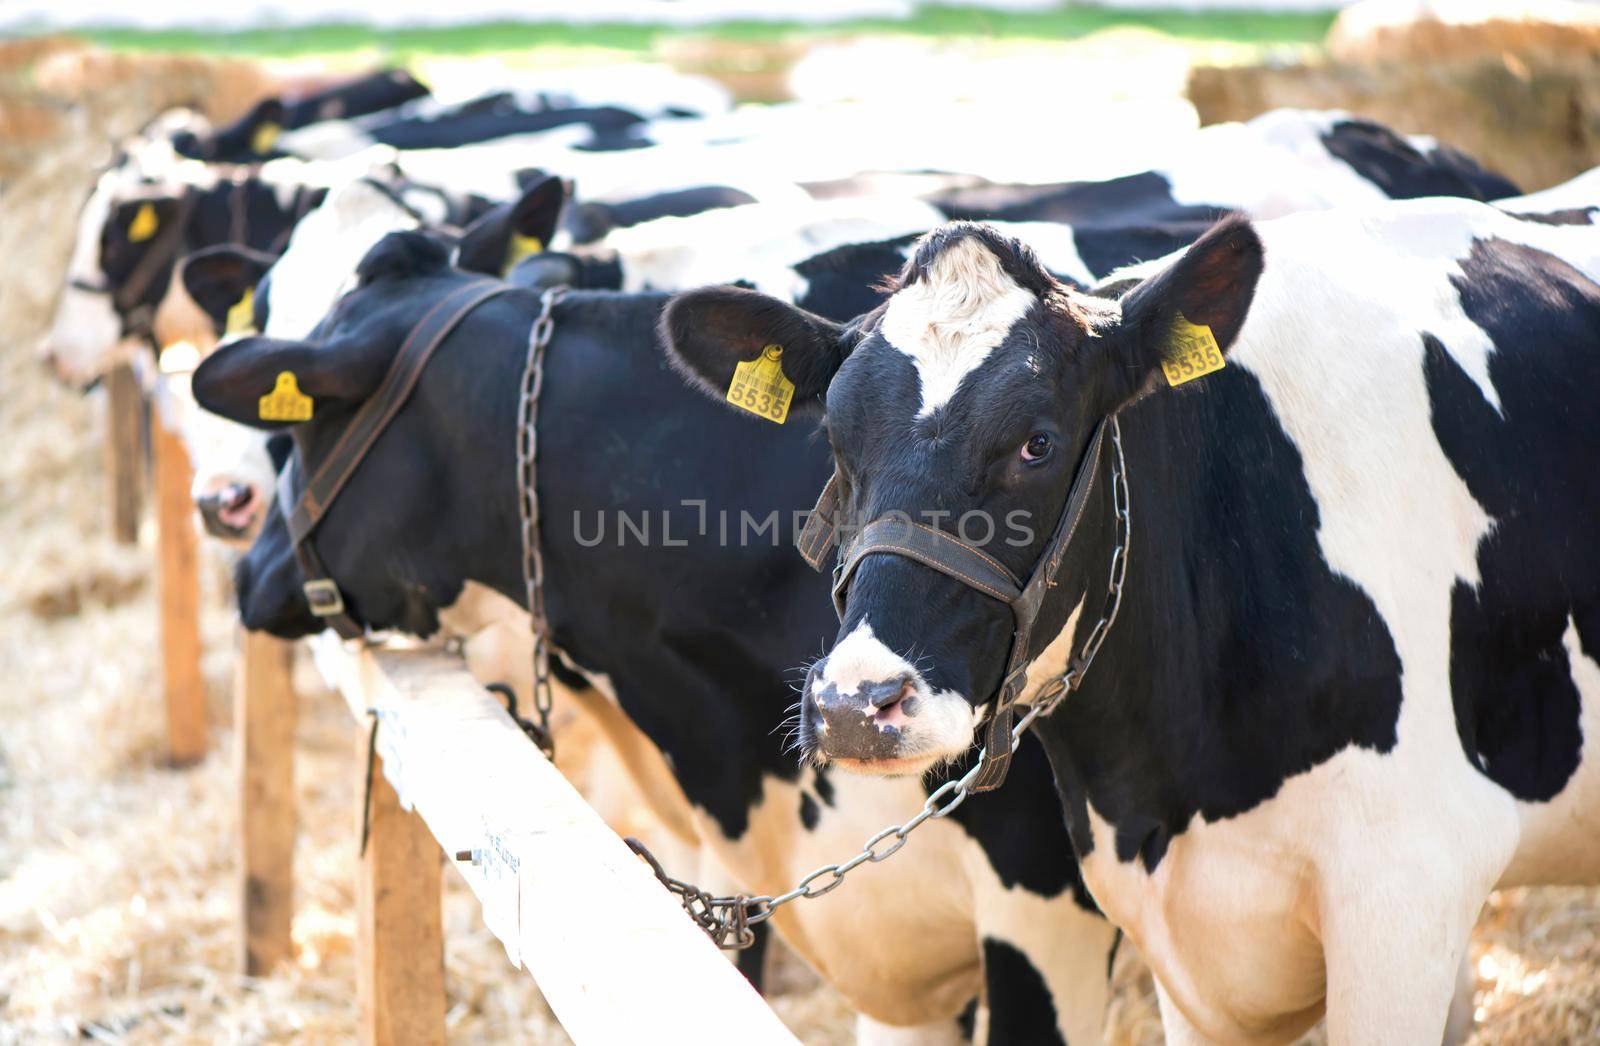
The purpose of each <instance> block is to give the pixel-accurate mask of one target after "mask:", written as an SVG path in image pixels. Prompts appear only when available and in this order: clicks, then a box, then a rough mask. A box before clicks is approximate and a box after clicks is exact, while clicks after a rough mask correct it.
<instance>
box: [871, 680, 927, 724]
mask: <svg viewBox="0 0 1600 1046" xmlns="http://www.w3.org/2000/svg"><path fill="white" fill-rule="evenodd" d="M916 693H917V685H916V683H914V682H912V680H911V677H910V676H907V677H905V678H904V679H902V680H901V681H900V685H899V686H898V687H896V688H895V691H894V694H893V695H892V696H891V697H890V698H889V699H888V700H886V701H882V702H879V703H878V705H877V711H876V712H874V713H873V719H874V720H875V721H876V722H877V723H878V724H879V725H880V726H898V725H899V724H900V723H903V722H905V721H906V720H907V719H908V718H910V717H911V716H913V715H915V714H916V702H917V698H916Z"/></svg>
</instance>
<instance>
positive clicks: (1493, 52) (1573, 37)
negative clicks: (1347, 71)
mask: <svg viewBox="0 0 1600 1046" xmlns="http://www.w3.org/2000/svg"><path fill="white" fill-rule="evenodd" d="M1328 51H1329V53H1330V54H1332V55H1333V57H1334V58H1336V59H1338V60H1339V61H1341V62H1364V63H1382V64H1387V63H1393V62H1414V63H1419V64H1423V65H1429V66H1439V65H1446V64H1457V65H1460V64H1472V63H1476V62H1481V61H1483V60H1484V59H1486V58H1487V59H1491V60H1493V59H1497V58H1499V57H1500V56H1501V55H1504V54H1512V55H1516V56H1517V57H1518V58H1519V59H1520V60H1522V61H1524V62H1532V63H1535V64H1538V65H1558V64H1564V63H1568V62H1579V63H1588V62H1591V61H1593V60H1594V59H1596V58H1600V12H1597V11H1596V10H1595V9H1594V6H1593V5H1592V4H1585V3H1575V2H1573V0H1470V2H1463V0H1364V2H1362V3H1359V4H1354V5H1352V6H1350V7H1347V8H1345V9H1344V10H1343V11H1341V12H1339V17H1338V18H1336V19H1334V23H1333V27H1332V28H1331V29H1329V30H1328Z"/></svg>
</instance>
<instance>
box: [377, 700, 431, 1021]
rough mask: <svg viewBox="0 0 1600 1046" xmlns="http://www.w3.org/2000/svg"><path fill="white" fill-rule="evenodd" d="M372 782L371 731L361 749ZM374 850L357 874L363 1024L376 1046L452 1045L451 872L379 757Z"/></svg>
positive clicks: (426, 829) (426, 828)
mask: <svg viewBox="0 0 1600 1046" xmlns="http://www.w3.org/2000/svg"><path fill="white" fill-rule="evenodd" d="M356 764H357V773H358V778H357V782H356V794H357V796H361V795H362V794H363V791H364V789H365V785H366V772H367V731H366V730H365V729H362V730H360V731H359V739H358V741H357V744H356ZM368 817H369V821H368V824H369V831H368V837H367V849H366V853H365V854H363V855H362V858H361V868H360V871H359V872H358V873H357V876H356V880H357V881H356V1000H357V1010H356V1023H357V1028H358V1031H359V1033H360V1036H361V1041H362V1042H363V1043H368V1044H372V1046H392V1044H402V1046H413V1044H416V1046H428V1044H434V1043H437V1044H442V1043H443V1042H444V913H443V910H442V905H443V894H442V892H441V891H442V888H443V870H442V869H441V867H440V853H439V844H438V843H436V842H434V839H433V834H432V833H431V832H429V831H428V826H427V825H426V824H424V823H423V821H422V818H421V817H419V816H418V815H417V814H416V813H414V812H411V811H408V810H403V809H401V807H400V799H399V797H398V796H397V795H395V791H394V788H393V787H392V786H390V784H389V782H388V780H387V779H386V778H385V777H384V776H383V761H382V759H381V758H378V757H374V765H373V768H372V795H371V796H370V806H369V813H368Z"/></svg>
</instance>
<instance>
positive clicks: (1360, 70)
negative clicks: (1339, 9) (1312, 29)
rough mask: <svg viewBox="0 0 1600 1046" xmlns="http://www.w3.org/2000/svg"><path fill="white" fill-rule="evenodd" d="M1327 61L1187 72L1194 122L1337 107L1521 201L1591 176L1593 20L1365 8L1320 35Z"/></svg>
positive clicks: (1437, 0) (1457, 8) (1523, 11)
mask: <svg viewBox="0 0 1600 1046" xmlns="http://www.w3.org/2000/svg"><path fill="white" fill-rule="evenodd" d="M1328 47H1329V51H1330V54H1331V56H1332V59H1333V60H1330V61H1312V62H1304V63H1280V62H1267V63H1262V64H1256V65H1237V66H1226V65H1216V66H1196V67H1195V68H1194V69H1193V70H1192V71H1191V72H1190V75H1189V88H1188V93H1189V99H1190V101H1192V102H1193V103H1194V106H1195V109H1196V110H1197V111H1198V112H1199V114H1200V120H1201V122H1202V123H1207V124H1210V123H1220V122H1223V121H1226V120H1248V119H1250V118H1251V117H1253V116H1257V115H1259V114H1260V113H1263V112H1266V111H1267V110H1269V109H1275V108H1279V107H1289V108H1300V109H1346V110H1349V111H1350V112H1352V113H1355V114H1356V115H1358V116H1364V117H1368V118H1370V119H1373V120H1377V121H1378V122H1379V123H1383V124H1386V125H1388V126H1390V127H1393V128H1394V129H1396V130H1398V131H1401V132H1404V133H1408V134H1430V135H1433V136H1435V137H1437V138H1438V139H1439V140H1440V141H1443V142H1446V143H1448V144H1450V145H1453V146H1455V147H1456V148H1458V149H1462V150H1464V151H1465V152H1467V153H1468V154H1469V155H1471V156H1473V157H1475V158H1477V159H1478V160H1479V161H1481V162H1482V163H1484V164H1485V165H1486V166H1488V167H1490V168H1493V169H1495V170H1497V171H1500V172H1501V173H1502V174H1505V175H1506V176H1507V177H1509V178H1511V179H1512V180H1513V181H1515V182H1516V183H1517V184H1518V185H1520V186H1521V187H1522V189H1523V191H1525V192H1532V191H1534V190H1536V189H1544V188H1548V187H1549V186H1552V185H1555V184H1557V183H1559V182H1564V181H1566V180H1567V179H1569V178H1572V177H1574V176H1576V175H1579V174H1581V173H1583V172H1584V171H1587V170H1589V169H1590V168H1592V167H1594V166H1596V165H1597V164H1600V11H1596V10H1595V9H1594V7H1593V6H1592V5H1587V4H1575V3H1566V2H1546V3H1530V2H1524V0H1513V2H1500V0H1489V2H1482V3H1478V2H1471V3H1463V2H1460V0H1411V2H1408V3H1400V2H1398V0H1367V2H1366V3H1363V4H1358V5H1356V6H1355V7H1352V8H1350V9H1348V10H1347V11H1345V12H1344V13H1343V14H1341V16H1340V18H1339V20H1338V21H1337V22H1336V23H1335V24H1334V27H1333V29H1332V31H1331V32H1330V33H1329V36H1328Z"/></svg>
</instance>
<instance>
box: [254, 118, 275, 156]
mask: <svg viewBox="0 0 1600 1046" xmlns="http://www.w3.org/2000/svg"><path fill="white" fill-rule="evenodd" d="M282 132H283V128H282V127H279V126H278V125H277V124H275V123H264V124H261V125H260V126H259V127H257V128H256V130H255V133H254V134H252V135H251V136H250V151H251V152H253V153H255V154H256V155H257V156H265V155H266V154H267V153H270V152H271V151H272V147H273V146H274V145H277V144H278V135H279V134H281V133H282Z"/></svg>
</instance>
